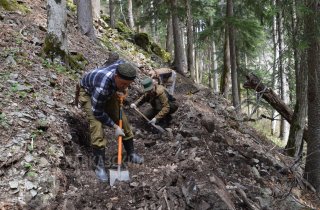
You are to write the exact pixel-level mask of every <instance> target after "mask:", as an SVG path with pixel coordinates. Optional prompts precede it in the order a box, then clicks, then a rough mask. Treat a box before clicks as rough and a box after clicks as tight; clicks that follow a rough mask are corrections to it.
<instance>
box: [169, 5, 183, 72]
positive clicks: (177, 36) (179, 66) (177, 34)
mask: <svg viewBox="0 0 320 210" xmlns="http://www.w3.org/2000/svg"><path fill="white" fill-rule="evenodd" d="M171 3H172V12H173V14H172V26H173V40H174V66H175V69H176V70H177V72H179V73H180V74H182V75H184V74H185V60H184V47H183V44H182V35H181V30H180V24H179V17H178V9H177V0H172V1H171Z"/></svg>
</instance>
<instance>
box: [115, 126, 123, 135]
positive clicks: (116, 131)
mask: <svg viewBox="0 0 320 210" xmlns="http://www.w3.org/2000/svg"><path fill="white" fill-rule="evenodd" d="M114 128H115V129H116V130H115V135H116V137H118V136H126V135H125V134H124V132H123V130H122V129H121V128H120V127H119V126H118V125H114Z"/></svg>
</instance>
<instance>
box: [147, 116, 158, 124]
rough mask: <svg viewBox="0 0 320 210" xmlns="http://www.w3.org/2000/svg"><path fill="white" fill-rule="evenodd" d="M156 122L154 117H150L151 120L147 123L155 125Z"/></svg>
mask: <svg viewBox="0 0 320 210" xmlns="http://www.w3.org/2000/svg"><path fill="white" fill-rule="evenodd" d="M156 122H157V118H155V117H154V118H152V120H150V121H149V123H150V124H153V125H155V124H156Z"/></svg>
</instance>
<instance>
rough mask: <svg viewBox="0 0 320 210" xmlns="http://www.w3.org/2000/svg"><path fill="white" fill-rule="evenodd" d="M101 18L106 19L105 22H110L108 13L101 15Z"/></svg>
mask: <svg viewBox="0 0 320 210" xmlns="http://www.w3.org/2000/svg"><path fill="white" fill-rule="evenodd" d="M100 18H101V19H102V20H104V22H106V23H109V22H110V17H109V16H107V15H101V16H100Z"/></svg>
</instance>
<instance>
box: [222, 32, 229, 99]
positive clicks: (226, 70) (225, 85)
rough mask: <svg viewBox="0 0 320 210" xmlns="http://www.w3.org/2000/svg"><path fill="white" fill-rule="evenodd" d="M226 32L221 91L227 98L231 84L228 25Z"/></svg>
mask: <svg viewBox="0 0 320 210" xmlns="http://www.w3.org/2000/svg"><path fill="white" fill-rule="evenodd" d="M224 34H225V38H224V55H223V72H222V75H221V82H220V93H221V94H222V95H223V96H224V97H225V98H226V99H227V98H228V94H229V86H230V47H229V30H228V27H225V32H224Z"/></svg>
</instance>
